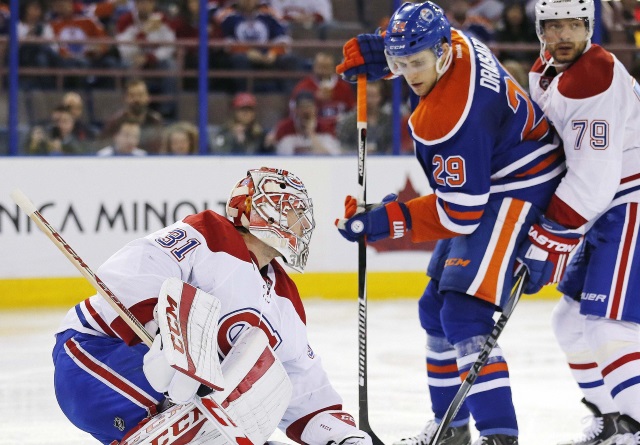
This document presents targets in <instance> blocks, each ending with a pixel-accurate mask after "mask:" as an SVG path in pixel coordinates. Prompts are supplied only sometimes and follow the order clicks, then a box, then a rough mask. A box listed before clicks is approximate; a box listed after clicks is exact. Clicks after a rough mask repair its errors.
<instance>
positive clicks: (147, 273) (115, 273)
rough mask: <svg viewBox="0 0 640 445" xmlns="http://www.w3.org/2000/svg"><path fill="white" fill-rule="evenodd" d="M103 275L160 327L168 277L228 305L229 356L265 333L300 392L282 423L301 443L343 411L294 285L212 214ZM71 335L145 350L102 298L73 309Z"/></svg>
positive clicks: (180, 226)
mask: <svg viewBox="0 0 640 445" xmlns="http://www.w3.org/2000/svg"><path fill="white" fill-rule="evenodd" d="M96 275H98V276H99V277H100V278H101V279H102V281H104V282H105V283H106V285H107V286H108V287H109V289H111V291H112V292H113V293H114V294H115V295H116V296H117V297H118V298H119V299H120V300H121V301H122V303H123V304H124V305H125V306H127V308H129V310H130V311H131V312H132V313H133V315H134V316H135V317H136V318H137V319H138V320H140V322H142V323H143V324H146V323H148V322H150V321H151V320H152V319H153V310H154V307H155V305H156V302H157V295H158V293H159V291H160V287H161V286H162V283H163V282H164V280H165V279H166V278H168V277H177V278H180V279H181V280H182V281H185V282H187V283H189V284H191V285H193V286H195V287H198V288H200V289H202V290H204V291H205V292H207V293H210V294H211V295H214V296H215V297H217V298H218V299H219V300H220V302H221V312H220V320H219V322H218V323H219V332H218V352H219V353H220V354H221V355H222V356H224V355H226V354H227V353H228V352H229V350H230V348H231V345H232V344H233V343H234V341H235V340H236V339H237V338H238V337H239V335H240V333H241V332H242V331H243V330H244V329H245V328H246V327H248V326H258V327H260V328H261V329H262V330H263V331H264V332H265V333H266V334H267V337H268V338H269V341H270V344H271V347H272V348H273V349H274V351H275V352H276V355H277V356H278V358H279V359H280V360H281V361H282V363H283V365H284V368H285V369H286V371H287V374H288V375H289V378H290V379H291V383H292V385H293V395H292V397H291V402H290V405H289V407H288V409H287V411H286V413H285V415H284V417H283V419H282V421H281V423H280V428H281V429H283V430H286V432H287V435H288V436H289V437H290V438H292V439H293V440H297V441H299V440H300V434H302V430H303V429H304V427H305V425H306V423H307V421H308V420H309V419H308V418H305V416H307V415H308V414H311V413H314V412H316V411H323V410H326V409H341V404H342V400H341V398H340V396H339V395H338V394H337V392H336V391H335V390H334V389H333V387H332V386H331V384H330V382H329V380H328V378H327V375H326V373H325V371H324V369H323V367H322V364H321V361H320V358H319V357H318V356H317V355H315V354H314V352H313V350H312V349H311V347H310V346H309V344H308V341H307V332H306V315H305V312H304V307H303V305H302V301H301V300H300V295H299V294H298V290H297V288H296V286H295V284H294V282H293V281H292V280H291V278H289V276H288V275H287V274H286V273H285V271H284V269H283V267H282V266H281V265H280V264H279V263H278V262H277V261H276V260H273V261H272V262H271V263H270V264H269V265H267V266H266V267H264V268H263V269H262V270H259V269H258V266H257V262H256V260H255V258H254V257H253V255H252V254H251V253H250V252H249V250H248V249H247V247H246V244H245V243H244V241H243V239H242V237H241V236H240V234H239V233H238V232H237V230H236V229H235V227H234V226H233V225H232V224H231V223H230V222H229V221H228V220H227V219H226V218H224V217H223V216H221V215H219V214H217V213H215V212H213V211H211V210H207V211H204V212H201V213H198V214H196V215H190V216H188V217H186V218H185V219H184V220H182V221H179V222H176V223H175V224H172V225H170V226H168V227H166V228H164V229H161V230H159V231H157V232H155V233H152V234H150V235H148V236H146V237H144V238H140V239H137V240H135V241H132V242H130V243H129V244H127V245H126V246H124V247H123V248H122V249H121V250H119V251H118V252H116V253H115V254H114V255H113V256H112V257H111V258H109V259H108V260H107V261H106V262H105V263H104V264H103V265H102V266H101V267H100V268H99V269H98V270H97V271H96ZM66 329H74V330H76V331H79V332H84V333H89V334H93V335H98V336H110V337H120V338H122V339H123V340H124V341H125V342H126V343H127V344H135V343H138V342H140V339H139V338H138V337H137V336H136V335H135V334H134V333H133V331H132V330H131V329H130V328H129V327H128V326H127V325H126V324H125V323H124V322H123V320H122V319H121V318H120V317H119V316H118V315H117V314H116V312H115V311H114V310H113V309H112V308H111V306H110V305H109V304H108V303H107V302H106V301H105V300H104V299H103V298H102V296H100V295H94V296H93V297H91V298H88V299H87V300H85V301H83V302H82V303H79V304H77V305H76V306H75V307H73V308H72V309H71V310H70V311H69V312H68V313H67V315H66V317H65V319H64V320H63V322H62V325H61V326H60V328H59V332H62V331H64V330H66Z"/></svg>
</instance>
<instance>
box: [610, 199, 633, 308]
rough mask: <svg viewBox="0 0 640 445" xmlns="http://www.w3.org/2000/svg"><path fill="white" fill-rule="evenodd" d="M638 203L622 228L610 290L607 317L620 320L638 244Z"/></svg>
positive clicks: (631, 208) (628, 207)
mask: <svg viewBox="0 0 640 445" xmlns="http://www.w3.org/2000/svg"><path fill="white" fill-rule="evenodd" d="M638 226H639V224H638V203H635V202H634V203H630V204H629V205H628V206H627V213H626V217H625V221H624V227H623V228H622V238H621V240H620V245H619V247H618V255H617V258H616V265H615V268H614V271H613V280H612V282H611V289H610V290H609V303H608V305H607V312H606V314H605V316H606V317H608V318H612V319H614V320H620V319H621V317H622V309H623V308H624V303H625V299H626V294H627V286H628V284H629V274H630V272H631V265H632V264H633V258H634V252H635V246H636V243H637V242H638Z"/></svg>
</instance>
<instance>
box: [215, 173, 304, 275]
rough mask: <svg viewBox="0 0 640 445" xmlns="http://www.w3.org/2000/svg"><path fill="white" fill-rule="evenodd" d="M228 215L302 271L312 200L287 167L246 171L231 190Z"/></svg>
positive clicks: (233, 221)
mask: <svg viewBox="0 0 640 445" xmlns="http://www.w3.org/2000/svg"><path fill="white" fill-rule="evenodd" d="M226 209H227V210H226V211H227V218H228V219H229V220H230V221H231V222H232V223H233V224H234V225H235V226H237V227H244V228H245V229H247V230H248V231H249V232H250V233H251V234H252V235H254V236H255V237H257V238H259V239H260V240H261V241H262V242H263V243H265V244H267V245H269V246H271V247H273V248H274V249H276V250H277V251H278V252H280V254H281V255H282V258H283V259H284V261H285V263H286V264H287V265H288V266H289V267H291V268H292V269H294V270H297V271H298V272H303V271H304V267H305V265H306V264H307V259H308V257H309V242H310V241H311V234H312V233H313V229H314V228H315V221H314V219H313V203H312V201H311V198H309V196H308V194H307V189H306V188H305V186H304V184H303V183H302V181H301V180H300V179H299V178H298V177H297V176H296V175H294V174H293V173H290V172H288V171H286V170H280V169H275V168H268V167H262V168H260V169H253V170H249V171H248V172H247V176H246V177H245V178H243V179H241V180H240V181H239V182H238V183H237V184H236V185H235V187H234V188H233V190H231V194H230V195H229V199H228V200H227V207H226Z"/></svg>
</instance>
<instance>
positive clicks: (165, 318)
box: [143, 278, 224, 404]
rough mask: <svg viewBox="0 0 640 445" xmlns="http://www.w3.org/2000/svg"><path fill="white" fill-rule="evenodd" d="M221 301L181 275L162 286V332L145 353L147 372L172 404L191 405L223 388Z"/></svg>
mask: <svg viewBox="0 0 640 445" xmlns="http://www.w3.org/2000/svg"><path fill="white" fill-rule="evenodd" d="M219 317H220V300H218V299H217V298H216V297H214V296H213V295H209V294H207V293H206V292H204V291H202V290H200V289H197V288H195V287H193V286H191V285H189V284H187V283H183V282H182V281H180V280H179V279H177V278H168V279H167V280H165V282H164V283H163V285H162V288H161V289H160V295H159V296H158V305H157V322H158V325H159V328H160V333H159V334H158V335H157V336H156V338H155V339H154V341H153V344H152V345H151V348H150V349H149V352H147V354H145V356H144V364H143V371H144V374H145V376H146V377H147V380H148V381H149V383H150V384H151V386H152V387H153V389H155V390H156V391H158V392H162V393H165V394H166V395H167V397H168V398H169V399H170V400H171V401H172V402H174V403H177V404H184V403H188V402H190V401H191V400H193V398H194V397H195V396H196V394H197V393H198V390H199V389H200V386H201V384H202V385H204V387H203V390H201V391H200V393H199V395H204V394H206V393H207V392H210V390H207V389H206V388H210V389H213V390H216V391H220V390H222V389H223V383H224V380H223V377H222V371H221V369H220V361H219V359H218V347H217V336H218V318H219Z"/></svg>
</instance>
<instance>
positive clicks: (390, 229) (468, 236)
mask: <svg viewBox="0 0 640 445" xmlns="http://www.w3.org/2000/svg"><path fill="white" fill-rule="evenodd" d="M343 50H344V61H343V63H342V64H341V65H339V66H338V68H337V71H338V73H341V74H342V75H343V76H344V77H345V78H346V79H348V80H354V79H355V77H356V76H357V75H358V74H363V73H366V75H367V78H368V79H370V80H377V79H381V78H389V77H391V76H394V75H395V76H402V77H403V78H404V79H405V81H406V82H407V83H408V85H409V87H410V88H411V90H412V91H413V92H414V93H415V94H416V95H417V96H419V101H418V102H417V104H416V106H415V109H414V110H413V113H412V115H411V117H410V119H409V127H410V128H409V131H410V133H411V136H412V138H413V140H414V141H415V153H416V157H417V159H418V162H420V164H421V166H422V168H423V170H424V173H425V175H426V176H427V178H428V180H429V184H430V185H431V188H432V189H433V190H434V193H433V194H430V195H426V196H421V197H418V198H416V199H412V200H410V201H408V202H404V203H402V202H398V201H397V200H396V199H394V198H395V197H387V198H385V199H384V200H383V203H382V205H381V206H377V207H374V208H373V209H369V210H367V211H365V212H357V209H358V207H359V206H358V204H359V203H358V202H357V200H356V198H354V197H347V200H346V202H345V217H344V219H340V220H338V221H337V222H336V223H337V225H338V229H339V230H340V233H341V234H342V235H343V236H344V237H345V238H346V239H348V240H349V241H356V240H358V239H359V238H361V237H363V236H365V237H366V239H367V241H370V242H371V241H376V240H379V239H384V238H388V237H392V238H398V237H401V236H404V235H407V234H409V232H410V235H411V239H412V241H414V242H421V241H428V240H439V241H438V243H437V246H436V249H435V251H434V253H433V256H432V259H431V262H430V264H429V267H428V271H427V273H428V275H429V276H430V277H431V280H430V282H429V285H428V286H427V288H426V290H425V292H424V294H423V296H422V298H421V299H420V302H419V315H420V321H421V324H422V327H423V328H424V329H425V330H426V333H427V358H426V362H427V374H428V382H429V391H430V396H431V403H432V409H433V411H434V414H435V419H434V420H432V421H430V422H429V423H428V424H427V426H426V427H425V429H424V430H423V431H422V432H421V433H420V434H419V435H417V436H415V437H411V438H407V439H403V440H402V441H400V442H398V443H399V444H402V445H418V444H420V445H424V444H428V443H429V442H430V441H431V439H432V438H433V436H434V433H435V431H436V430H437V427H438V423H439V422H440V419H441V418H442V416H443V415H444V413H445V411H446V410H447V408H448V406H449V404H450V402H451V400H452V399H453V396H454V395H455V393H456V391H457V389H458V387H459V385H460V382H461V378H464V377H465V376H466V373H467V371H468V370H469V368H470V367H471V365H472V363H473V362H474V361H475V360H476V359H477V358H478V355H479V351H480V348H481V346H482V344H483V343H484V341H485V339H486V337H487V336H488V335H489V333H490V332H491V330H492V328H493V325H494V321H493V318H492V316H493V315H494V313H495V312H496V311H500V310H501V308H502V306H503V305H504V304H505V303H506V301H507V299H508V296H509V292H510V289H511V285H512V283H513V276H514V269H515V267H516V265H517V263H518V262H517V260H516V259H517V257H518V256H519V248H520V246H522V245H523V244H524V242H525V240H527V238H528V231H529V229H530V228H531V226H532V225H533V224H535V223H536V222H537V221H538V219H539V217H540V215H541V212H542V209H545V208H546V206H547V204H548V202H549V199H550V197H551V195H552V194H553V191H554V190H555V188H556V187H557V185H558V183H559V181H560V179H561V178H562V176H563V174H564V172H565V166H564V156H563V153H562V149H561V148H560V147H559V145H558V139H557V136H556V135H555V134H554V133H553V130H552V128H551V126H550V125H549V122H548V121H547V120H546V118H545V117H544V116H543V113H542V112H541V110H540V109H539V108H538V106H537V105H536V104H535V103H533V102H532V101H531V100H530V98H529V96H528V95H527V93H526V92H525V91H524V90H523V89H522V87H520V85H518V83H517V82H516V81H515V80H514V79H513V78H512V77H511V76H510V75H509V74H508V73H507V72H506V71H505V70H504V68H503V67H502V66H501V65H500V63H499V62H498V60H497V59H496V58H495V57H494V56H493V54H492V53H491V51H490V50H489V49H488V48H487V47H486V46H485V45H484V44H483V43H482V42H480V41H478V40H476V39H474V38H470V37H469V36H467V35H465V34H464V33H463V32H461V31H458V30H455V29H451V28H450V25H449V23H448V21H447V19H446V17H445V16H444V14H443V11H442V9H440V8H439V7H438V6H436V5H435V4H433V3H431V2H425V3H420V4H414V3H405V4H403V5H402V6H400V8H399V9H398V10H397V11H396V12H395V13H394V14H393V16H392V17H391V19H390V22H389V26H388V28H387V30H386V33H384V35H378V34H362V35H359V36H357V37H356V38H353V39H351V40H350V41H348V42H347V43H346V44H345V46H344V49H343ZM558 242H559V243H561V247H562V248H563V249H564V251H563V252H562V254H558V253H557V252H547V251H546V250H545V248H546V249H549V248H548V246H545V245H543V246H542V247H539V249H540V251H542V252H543V253H544V254H546V255H545V258H544V260H543V261H541V262H540V264H542V265H543V267H545V268H553V267H555V262H554V261H555V260H558V259H562V258H564V257H566V255H567V252H568V251H570V250H571V249H572V248H573V246H574V245H575V244H576V243H577V240H574V239H568V240H558ZM549 250H552V249H549ZM560 264H562V261H560ZM532 275H533V274H532ZM545 284H546V283H545ZM470 413H471V415H472V416H473V418H474V420H475V426H476V428H477V429H478V431H479V432H480V438H479V439H478V441H477V442H475V443H476V444H482V445H517V443H518V424H517V420H516V413H515V409H514V406H513V403H512V397H511V388H510V383H509V370H508V367H507V362H506V360H505V358H504V356H503V353H502V350H501V349H500V347H499V346H496V347H495V348H494V349H493V351H492V353H491V355H490V358H489V360H488V362H487V364H486V366H485V367H484V369H483V371H482V372H481V374H480V376H479V378H478V380H477V381H476V383H475V384H474V386H473V387H472V389H471V391H470V393H469V395H468V398H467V399H466V401H465V404H464V405H463V406H462V408H461V409H460V411H459V413H458V414H457V416H456V417H455V418H454V420H453V421H452V423H451V425H450V427H449V428H448V429H447V430H445V436H444V438H443V439H442V440H441V441H440V442H439V443H440V444H446V445H469V444H470V443H471V438H470V432H469V425H468V423H469V414H470Z"/></svg>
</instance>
